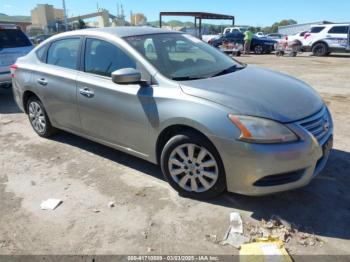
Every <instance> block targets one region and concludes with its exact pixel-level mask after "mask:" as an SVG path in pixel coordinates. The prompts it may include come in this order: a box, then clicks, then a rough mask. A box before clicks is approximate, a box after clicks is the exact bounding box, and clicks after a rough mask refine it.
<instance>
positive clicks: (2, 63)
mask: <svg viewBox="0 0 350 262" xmlns="http://www.w3.org/2000/svg"><path fill="white" fill-rule="evenodd" d="M32 49H33V45H32V43H31V42H30V40H29V39H28V37H27V36H26V35H25V34H24V33H23V32H22V31H21V29H19V27H17V26H16V25H10V24H0V87H9V86H10V85H11V72H10V66H11V65H12V64H14V63H15V61H16V59H17V58H18V57H21V56H24V55H26V54H27V53H29V52H30V50H32Z"/></svg>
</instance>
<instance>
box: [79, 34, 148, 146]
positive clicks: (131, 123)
mask: <svg viewBox="0 0 350 262" xmlns="http://www.w3.org/2000/svg"><path fill="white" fill-rule="evenodd" d="M139 48H143V49H145V46H144V45H143V46H140V47H139ZM143 51H144V52H145V50H143ZM149 52H152V50H149ZM84 54H85V59H84V61H83V71H82V72H80V74H79V76H78V79H77V84H78V89H77V101H78V105H79V114H80V120H81V124H82V129H83V132H84V133H85V134H86V135H88V136H90V137H93V138H96V139H99V140H102V141H104V142H107V143H109V144H112V145H116V146H120V147H122V148H123V149H127V150H131V151H134V152H138V153H140V152H146V148H145V146H144V145H145V141H147V136H148V121H147V115H146V112H147V110H146V108H147V107H149V104H150V103H151V104H152V103H154V101H153V100H152V94H153V89H152V87H141V86H140V85H139V84H128V85H119V84H116V83H114V82H112V79H111V73H112V72H113V71H115V70H118V69H122V68H136V69H138V70H141V71H142V69H140V67H139V64H138V63H137V62H136V61H135V60H134V59H133V58H132V57H131V56H130V55H129V54H128V53H127V52H125V51H124V50H123V49H122V48H121V47H119V46H117V45H115V44H112V43H110V42H108V41H106V40H103V39H97V38H86V42H85V50H84Z"/></svg>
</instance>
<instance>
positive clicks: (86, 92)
mask: <svg viewBox="0 0 350 262" xmlns="http://www.w3.org/2000/svg"><path fill="white" fill-rule="evenodd" d="M79 93H80V94H81V95H83V96H86V97H88V98H91V97H93V96H94V95H95V93H94V91H92V90H90V89H89V88H87V87H85V88H79Z"/></svg>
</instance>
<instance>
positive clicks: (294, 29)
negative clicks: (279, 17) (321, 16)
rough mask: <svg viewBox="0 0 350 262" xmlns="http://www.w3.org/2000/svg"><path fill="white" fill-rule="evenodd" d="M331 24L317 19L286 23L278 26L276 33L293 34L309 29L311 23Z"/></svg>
mask: <svg viewBox="0 0 350 262" xmlns="http://www.w3.org/2000/svg"><path fill="white" fill-rule="evenodd" d="M323 24H333V23H332V22H329V21H319V22H313V23H305V24H295V25H286V26H280V27H278V33H280V34H283V35H294V34H296V33H300V32H305V31H309V30H310V28H311V27H312V26H313V25H323Z"/></svg>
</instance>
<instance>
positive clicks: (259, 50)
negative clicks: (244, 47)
mask: <svg viewBox="0 0 350 262" xmlns="http://www.w3.org/2000/svg"><path fill="white" fill-rule="evenodd" d="M254 53H255V54H257V55H262V54H263V53H264V48H263V46H262V45H256V46H254Z"/></svg>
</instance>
